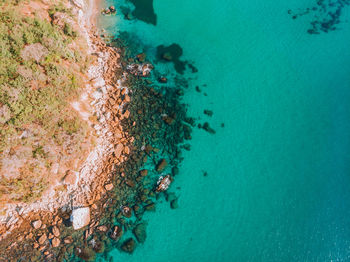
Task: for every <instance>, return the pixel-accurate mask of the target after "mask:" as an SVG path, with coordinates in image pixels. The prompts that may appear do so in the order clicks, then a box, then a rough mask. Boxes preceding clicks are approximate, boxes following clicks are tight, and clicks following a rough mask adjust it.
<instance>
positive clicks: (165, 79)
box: [158, 76, 168, 83]
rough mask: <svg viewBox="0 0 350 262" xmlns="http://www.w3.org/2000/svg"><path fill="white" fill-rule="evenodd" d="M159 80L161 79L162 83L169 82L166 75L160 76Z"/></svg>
mask: <svg viewBox="0 0 350 262" xmlns="http://www.w3.org/2000/svg"><path fill="white" fill-rule="evenodd" d="M158 81H159V82H160V83H166V82H168V79H167V78H166V77H164V76H162V77H160V78H159V79H158Z"/></svg>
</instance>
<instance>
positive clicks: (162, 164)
mask: <svg viewBox="0 0 350 262" xmlns="http://www.w3.org/2000/svg"><path fill="white" fill-rule="evenodd" d="M167 165H168V162H167V161H166V160H165V159H164V158H163V159H161V160H160V161H159V162H158V164H157V166H156V171H157V172H162V171H163V170H164V169H165V168H166V166H167Z"/></svg>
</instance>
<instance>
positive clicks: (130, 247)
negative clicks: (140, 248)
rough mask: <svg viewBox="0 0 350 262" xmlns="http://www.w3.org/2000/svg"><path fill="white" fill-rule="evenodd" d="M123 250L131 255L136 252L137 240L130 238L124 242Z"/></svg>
mask: <svg viewBox="0 0 350 262" xmlns="http://www.w3.org/2000/svg"><path fill="white" fill-rule="evenodd" d="M121 248H122V250H123V251H125V252H127V253H130V254H131V253H132V252H134V250H135V240H134V239H132V238H128V239H127V240H125V241H124V243H123V245H122V246H121Z"/></svg>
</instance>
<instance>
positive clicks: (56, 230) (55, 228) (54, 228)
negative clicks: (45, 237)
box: [52, 226, 60, 237]
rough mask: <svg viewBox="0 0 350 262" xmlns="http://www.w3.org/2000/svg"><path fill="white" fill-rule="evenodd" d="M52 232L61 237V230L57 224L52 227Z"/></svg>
mask: <svg viewBox="0 0 350 262" xmlns="http://www.w3.org/2000/svg"><path fill="white" fill-rule="evenodd" d="M52 234H53V235H54V236H55V237H59V236H60V230H59V229H58V227H57V226H54V227H53V228H52Z"/></svg>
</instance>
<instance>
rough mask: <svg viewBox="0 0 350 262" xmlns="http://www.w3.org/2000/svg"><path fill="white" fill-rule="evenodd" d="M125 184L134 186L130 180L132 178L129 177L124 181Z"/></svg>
mask: <svg viewBox="0 0 350 262" xmlns="http://www.w3.org/2000/svg"><path fill="white" fill-rule="evenodd" d="M125 184H127V185H128V186H129V187H134V186H135V183H134V181H132V180H130V179H128V180H126V181H125Z"/></svg>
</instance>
